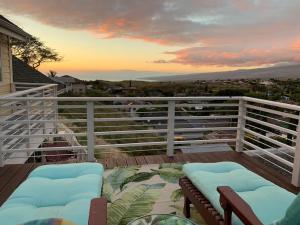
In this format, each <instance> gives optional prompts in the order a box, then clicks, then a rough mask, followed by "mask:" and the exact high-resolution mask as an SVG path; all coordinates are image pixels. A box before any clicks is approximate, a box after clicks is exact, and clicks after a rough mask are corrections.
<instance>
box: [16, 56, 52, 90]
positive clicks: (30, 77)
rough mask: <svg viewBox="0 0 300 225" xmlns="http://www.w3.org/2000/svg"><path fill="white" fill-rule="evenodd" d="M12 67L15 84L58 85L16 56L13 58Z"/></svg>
mask: <svg viewBox="0 0 300 225" xmlns="http://www.w3.org/2000/svg"><path fill="white" fill-rule="evenodd" d="M12 65H13V80H14V82H23V83H48V84H56V82H55V81H53V80H52V79H50V78H49V77H47V76H46V75H44V74H43V73H41V72H40V71H38V70H36V69H34V68H32V67H31V66H29V65H27V64H26V63H24V62H22V61H21V60H20V59H18V58H16V57H15V56H13V57H12Z"/></svg>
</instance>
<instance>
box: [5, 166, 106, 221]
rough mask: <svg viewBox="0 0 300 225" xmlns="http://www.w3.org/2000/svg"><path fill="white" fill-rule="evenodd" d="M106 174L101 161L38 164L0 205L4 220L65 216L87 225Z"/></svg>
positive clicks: (28, 219)
mask: <svg viewBox="0 0 300 225" xmlns="http://www.w3.org/2000/svg"><path fill="white" fill-rule="evenodd" d="M102 175H103V167H102V165H101V164H97V163H76V164H65V165H47V166H41V167H38V168H37V169H35V170H34V171H32V173H31V174H30V175H29V177H28V178H27V179H26V180H25V181H24V182H23V183H22V184H21V185H20V186H19V187H18V188H17V189H16V190H15V191H14V192H13V194H12V195H11V196H10V197H9V199H8V200H7V201H6V202H5V203H4V204H3V206H2V207H1V208H0V221H1V222H2V221H3V224H5V225H16V224H20V223H24V222H26V221H30V220H36V219H47V218H64V219H67V220H70V221H73V222H74V223H76V224H77V225H87V223H88V216H89V208H90V201H91V200H92V199H93V198H97V197H100V195H101V187H102Z"/></svg>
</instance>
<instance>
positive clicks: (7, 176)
mask: <svg viewBox="0 0 300 225" xmlns="http://www.w3.org/2000/svg"><path fill="white" fill-rule="evenodd" d="M6 167H8V169H7V172H6V173H4V174H2V176H1V177H0V180H1V183H0V192H1V193H2V189H3V188H4V187H5V186H6V185H7V183H8V182H9V181H10V180H11V179H12V178H13V177H14V176H15V174H16V173H17V172H18V171H19V170H20V169H21V167H22V165H6Z"/></svg>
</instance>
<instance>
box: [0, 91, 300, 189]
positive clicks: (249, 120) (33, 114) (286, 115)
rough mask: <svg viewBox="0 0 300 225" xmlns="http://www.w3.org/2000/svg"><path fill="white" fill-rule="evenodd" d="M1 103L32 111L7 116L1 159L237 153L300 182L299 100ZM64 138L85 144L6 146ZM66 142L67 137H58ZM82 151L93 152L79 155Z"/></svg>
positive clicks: (19, 99) (98, 99)
mask: <svg viewBox="0 0 300 225" xmlns="http://www.w3.org/2000/svg"><path fill="white" fill-rule="evenodd" d="M16 103H18V107H17V109H16ZM0 104H1V105H3V104H6V106H7V110H8V111H9V112H13V110H15V111H14V112H19V111H20V110H21V109H22V110H23V114H26V115H30V117H25V118H24V117H22V118H21V119H14V120H7V119H4V120H2V122H1V129H2V131H1V142H0V151H1V152H2V164H4V163H6V162H7V161H8V160H12V159H13V158H14V157H15V154H14V153H26V155H24V154H23V155H24V157H25V158H26V160H27V159H28V158H30V157H33V158H34V157H37V156H36V155H34V154H33V152H42V154H43V155H44V156H45V157H47V156H50V155H51V154H53V151H56V152H60V151H63V152H62V154H65V155H68V154H70V155H72V154H73V152H76V151H77V156H78V154H82V156H86V157H87V159H88V160H90V161H92V160H94V159H95V158H107V157H110V158H111V157H118V158H119V157H123V156H124V157H125V156H128V155H135V156H136V155H146V154H167V155H168V156H173V155H174V154H176V153H189V152H191V153H195V152H204V151H206V152H209V151H216V150H217V149H218V150H235V151H241V152H242V151H243V152H245V153H247V154H249V155H252V156H255V157H257V158H259V159H262V160H264V161H265V162H268V163H269V164H270V165H272V166H276V167H279V168H281V169H282V170H283V171H285V173H287V174H291V175H292V183H293V184H294V185H297V186H299V185H300V184H299V180H300V172H299V171H300V169H299V168H300V154H299V151H300V150H299V148H300V147H299V146H300V140H298V132H299V131H298V127H299V125H298V123H299V112H300V107H299V106H296V105H290V104H283V103H278V102H271V101H266V100H261V99H254V98H249V97H94V98H87V97H80V98H74V97H47V98H45V97H37V96H34V97H16V96H13V97H9V98H8V97H7V98H5V99H1V98H0ZM41 106H43V107H41ZM28 110H29V111H28ZM28 112H30V113H28ZM11 115H13V113H11ZM24 124H26V125H27V126H24V127H22V130H23V133H22V134H19V133H16V134H14V133H7V132H3V131H4V130H7V129H6V126H8V125H10V126H21V125H24ZM28 124H30V126H29V125H28ZM32 124H38V125H39V126H43V125H45V124H48V125H49V127H44V128H43V133H33V132H32V131H33V127H31V125H32ZM58 124H64V125H65V126H67V127H68V128H69V129H70V130H72V132H69V133H66V132H65V133H57V132H55V131H56V130H57V128H58ZM38 129H41V128H38ZM59 137H64V139H65V140H69V139H70V137H71V139H73V140H74V138H76V139H77V140H78V142H79V143H80V145H78V144H76V145H75V144H72V143H69V144H68V146H59V145H58V146H55V147H38V146H32V145H30V144H29V145H28V146H25V147H24V146H23V147H18V146H11V145H10V147H8V145H7V144H6V142H7V139H13V138H25V139H26V140H28V141H29V143H32V142H33V141H32V140H34V139H35V138H40V139H43V142H47V140H51V139H53V138H54V139H55V138H56V139H57V138H59ZM60 141H61V142H64V140H56V142H60ZM72 142H73V143H74V141H72ZM298 142H299V143H298ZM80 149H86V150H87V151H80V152H79V150H80ZM65 151H68V152H65ZM78 152H79V153H78Z"/></svg>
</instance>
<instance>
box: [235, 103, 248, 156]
mask: <svg viewBox="0 0 300 225" xmlns="http://www.w3.org/2000/svg"><path fill="white" fill-rule="evenodd" d="M245 116H246V106H245V100H243V99H240V100H239V115H238V124H237V132H236V146H235V151H237V152H242V151H243V147H244V144H243V140H244V136H245V132H244V128H245V125H246V120H245Z"/></svg>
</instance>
